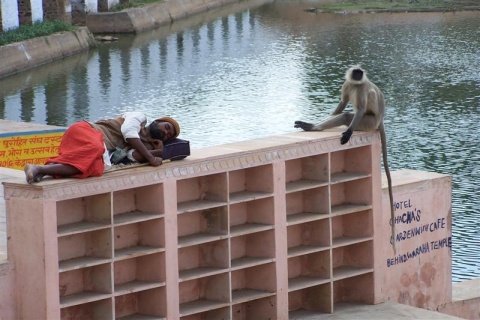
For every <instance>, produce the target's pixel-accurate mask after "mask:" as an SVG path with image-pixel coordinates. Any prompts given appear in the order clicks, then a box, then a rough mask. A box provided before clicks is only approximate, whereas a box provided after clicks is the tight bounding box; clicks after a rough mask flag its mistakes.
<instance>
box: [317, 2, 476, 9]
mask: <svg viewBox="0 0 480 320" xmlns="http://www.w3.org/2000/svg"><path fill="white" fill-rule="evenodd" d="M466 8H471V9H480V2H479V1H478V0H343V1H341V0H339V1H329V2H328V3H325V4H319V5H318V6H317V9H318V10H319V11H323V12H338V11H347V12H362V11H439V10H441V11H443V10H462V9H466Z"/></svg>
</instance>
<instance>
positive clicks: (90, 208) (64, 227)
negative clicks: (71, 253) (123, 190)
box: [57, 193, 112, 237]
mask: <svg viewBox="0 0 480 320" xmlns="http://www.w3.org/2000/svg"><path fill="white" fill-rule="evenodd" d="M111 216H112V208H111V195H110V193H104V194H99V195H94V196H90V197H83V198H76V199H71V200H64V201H58V202H57V234H58V236H60V237H61V236H68V235H72V234H76V233H82V232H86V231H94V230H99V229H104V228H108V227H109V226H110V223H111V220H112V217H111Z"/></svg>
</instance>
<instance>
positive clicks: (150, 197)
mask: <svg viewBox="0 0 480 320" xmlns="http://www.w3.org/2000/svg"><path fill="white" fill-rule="evenodd" d="M163 214H164V201H163V185H162V184H157V185H152V186H146V187H140V188H134V189H127V190H120V191H116V192H114V193H113V222H114V224H115V225H117V226H119V225H122V224H129V223H136V222H142V221H147V220H151V219H158V218H161V217H163Z"/></svg>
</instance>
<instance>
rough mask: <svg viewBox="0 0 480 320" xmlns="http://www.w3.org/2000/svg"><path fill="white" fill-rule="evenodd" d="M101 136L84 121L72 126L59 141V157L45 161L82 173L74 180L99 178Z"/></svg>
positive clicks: (102, 168) (101, 170)
mask: <svg viewBox="0 0 480 320" xmlns="http://www.w3.org/2000/svg"><path fill="white" fill-rule="evenodd" d="M104 152H105V146H104V142H103V134H102V133H101V132H100V131H97V130H95V129H94V128H92V126H91V125H90V124H89V123H88V122H86V121H79V122H75V123H74V124H72V125H71V126H70V127H69V128H68V129H67V131H65V134H64V135H63V137H62V140H61V141H60V147H59V155H58V156H55V157H53V158H50V159H48V160H47V162H46V164H49V163H60V164H68V165H71V166H73V167H75V168H77V169H78V170H80V171H81V172H82V173H81V174H77V175H74V176H72V177H74V178H87V177H99V176H101V175H102V174H103V170H104V165H103V157H102V155H103V153H104Z"/></svg>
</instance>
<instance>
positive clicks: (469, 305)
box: [438, 278, 480, 320]
mask: <svg viewBox="0 0 480 320" xmlns="http://www.w3.org/2000/svg"><path fill="white" fill-rule="evenodd" d="M452 291H453V292H452V296H453V297H452V302H451V303H447V304H445V305H444V306H440V307H439V308H438V311H439V312H441V313H445V314H449V315H453V316H456V317H460V318H463V319H471V320H474V319H480V278H478V279H473V280H468V281H462V282H457V283H454V284H453V288H452Z"/></svg>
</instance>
